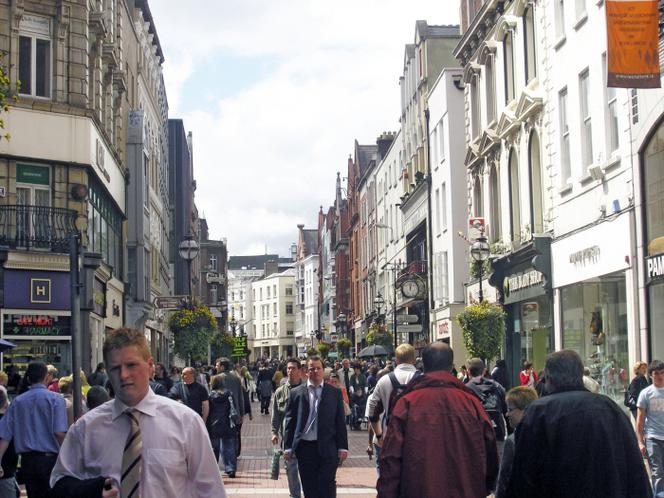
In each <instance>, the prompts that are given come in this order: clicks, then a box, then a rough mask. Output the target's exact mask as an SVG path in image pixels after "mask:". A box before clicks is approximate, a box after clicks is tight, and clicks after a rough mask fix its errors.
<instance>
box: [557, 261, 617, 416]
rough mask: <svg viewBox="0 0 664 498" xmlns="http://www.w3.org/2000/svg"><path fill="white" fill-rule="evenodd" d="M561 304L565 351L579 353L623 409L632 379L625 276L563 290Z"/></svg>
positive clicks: (592, 373) (609, 277)
mask: <svg viewBox="0 0 664 498" xmlns="http://www.w3.org/2000/svg"><path fill="white" fill-rule="evenodd" d="M561 302H562V333H563V347H564V348H565V349H573V350H574V351H576V352H577V353H579V355H580V356H581V359H582V360H583V362H584V364H585V365H586V366H587V367H588V368H589V369H590V376H591V377H592V378H593V379H595V380H596V381H597V382H599V385H600V392H601V393H602V394H605V395H607V396H609V397H610V398H612V399H614V400H615V401H616V403H618V405H619V406H622V402H623V392H624V390H625V389H626V387H627V385H628V384H629V377H630V375H629V372H630V371H629V364H628V354H627V353H628V352H627V304H626V285H625V274H624V272H619V273H613V274H611V275H605V276H603V277H599V278H594V279H591V280H586V281H585V282H581V283H578V284H574V285H570V286H567V287H563V288H562V289H561Z"/></svg>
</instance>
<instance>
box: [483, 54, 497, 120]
mask: <svg viewBox="0 0 664 498" xmlns="http://www.w3.org/2000/svg"><path fill="white" fill-rule="evenodd" d="M494 61H495V58H494V56H493V55H489V56H488V57H487V59H486V63H485V64H484V86H485V92H484V93H485V95H486V122H487V125H488V124H489V123H491V122H493V120H495V119H496V95H495V93H496V73H495V67H494Z"/></svg>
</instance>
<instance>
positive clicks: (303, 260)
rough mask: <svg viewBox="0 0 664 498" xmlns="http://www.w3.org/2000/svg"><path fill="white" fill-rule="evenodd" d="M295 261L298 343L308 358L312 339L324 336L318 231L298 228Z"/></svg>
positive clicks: (296, 336) (296, 333) (301, 351)
mask: <svg viewBox="0 0 664 498" xmlns="http://www.w3.org/2000/svg"><path fill="white" fill-rule="evenodd" d="M297 228H298V239H297V240H298V241H297V256H296V258H295V275H296V280H295V297H296V300H295V342H296V345H297V349H296V352H297V354H298V355H302V356H303V355H306V352H307V349H309V347H310V346H311V339H312V337H315V336H316V334H320V333H321V323H320V318H319V299H318V293H319V279H318V272H319V271H320V261H319V241H318V229H310V230H305V228H304V225H298V226H297Z"/></svg>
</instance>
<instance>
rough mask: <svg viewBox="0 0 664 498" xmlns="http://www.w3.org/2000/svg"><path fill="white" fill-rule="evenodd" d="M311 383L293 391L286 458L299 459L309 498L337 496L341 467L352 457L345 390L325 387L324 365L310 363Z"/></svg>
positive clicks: (287, 418)
mask: <svg viewBox="0 0 664 498" xmlns="http://www.w3.org/2000/svg"><path fill="white" fill-rule="evenodd" d="M307 372H308V376H309V380H308V381H307V382H306V383H302V384H301V385H300V386H298V387H296V388H294V389H293V390H292V391H291V394H290V398H289V401H288V405H287V406H286V413H285V417H284V438H283V442H284V458H286V459H289V458H292V455H293V454H294V455H295V457H297V461H298V467H299V471H300V479H301V481H302V488H303V491H304V495H305V496H306V497H307V498H334V497H335V496H336V481H335V479H336V473H337V467H338V466H339V465H341V463H343V461H344V460H345V459H346V457H347V456H348V433H347V431H346V424H345V415H344V406H343V398H342V394H341V390H340V389H337V388H336V387H333V386H331V385H330V384H324V383H323V374H324V367H323V362H322V361H321V359H320V358H319V357H317V356H312V357H310V358H309V359H308V360H307Z"/></svg>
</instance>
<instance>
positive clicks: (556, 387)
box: [544, 349, 583, 392]
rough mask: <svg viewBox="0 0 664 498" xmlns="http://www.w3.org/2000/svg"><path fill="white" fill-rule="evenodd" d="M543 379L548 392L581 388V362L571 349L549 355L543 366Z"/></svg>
mask: <svg viewBox="0 0 664 498" xmlns="http://www.w3.org/2000/svg"><path fill="white" fill-rule="evenodd" d="M544 377H545V378H546V385H547V389H548V390H549V392H557V391H562V390H565V389H573V388H583V361H582V360H581V357H580V356H579V354H578V353H577V352H576V351H572V350H571V349H563V350H562V351H556V352H555V353H551V354H550V355H549V356H548V357H547V359H546V364H545V365H544Z"/></svg>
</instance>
